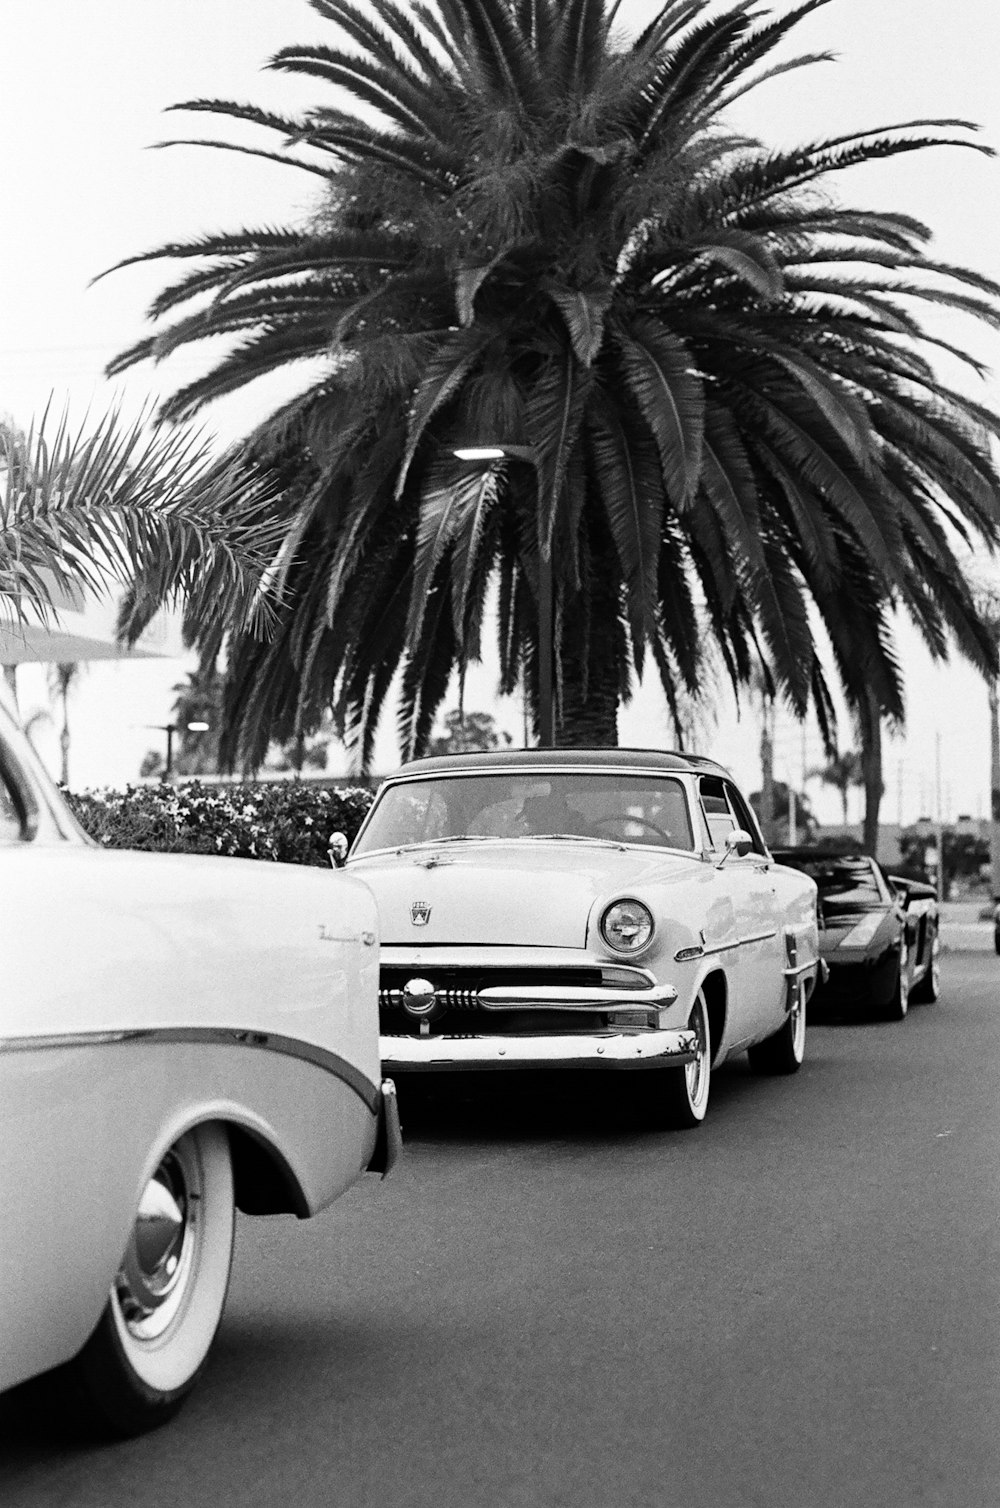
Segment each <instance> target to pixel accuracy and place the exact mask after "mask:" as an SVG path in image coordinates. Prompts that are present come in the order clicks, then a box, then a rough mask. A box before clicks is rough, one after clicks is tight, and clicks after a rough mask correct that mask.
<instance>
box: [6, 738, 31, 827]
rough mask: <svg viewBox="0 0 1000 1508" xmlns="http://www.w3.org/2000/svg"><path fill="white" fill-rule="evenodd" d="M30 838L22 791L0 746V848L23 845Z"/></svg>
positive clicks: (29, 825) (7, 757)
mask: <svg viewBox="0 0 1000 1508" xmlns="http://www.w3.org/2000/svg"><path fill="white" fill-rule="evenodd" d="M31 836H32V833H31V824H30V823H29V821H28V811H27V807H26V805H25V799H24V793H23V789H22V787H21V786H20V784H19V782H18V780H17V778H16V772H15V771H14V769H13V767H12V765H11V763H10V760H9V756H8V754H7V750H6V749H4V748H3V746H2V745H0V847H6V846H7V845H8V844H11V843H23V842H25V840H26V839H28V838H30V837H31Z"/></svg>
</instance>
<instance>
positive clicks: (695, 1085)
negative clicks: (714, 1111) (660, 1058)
mask: <svg viewBox="0 0 1000 1508" xmlns="http://www.w3.org/2000/svg"><path fill="white" fill-rule="evenodd" d="M687 1024H688V1026H689V1027H690V1029H691V1030H692V1031H693V1032H694V1034H695V1037H696V1038H697V1043H698V1046H697V1054H696V1057H695V1059H694V1061H693V1062H691V1063H685V1064H684V1066H683V1068H665V1069H662V1070H659V1071H657V1072H655V1073H651V1074H649V1075H648V1076H645V1075H644V1087H645V1089H646V1091H647V1093H648V1095H649V1098H648V1100H647V1102H646V1104H647V1109H648V1111H649V1113H650V1115H651V1117H652V1118H654V1119H655V1120H656V1122H657V1123H658V1124H660V1125H663V1126H670V1127H673V1128H674V1129H675V1130H678V1131H689V1130H693V1129H694V1127H695V1126H700V1125H701V1123H702V1121H703V1120H704V1119H705V1115H706V1112H707V1110H708V1096H709V1090H710V1088H711V1084H712V1034H711V1028H710V1026H709V1020H708V1006H707V1004H706V1002H705V995H704V992H703V991H702V990H699V991H698V993H697V995H696V996H695V1000H694V1005H693V1006H692V1007H691V1014H690V1016H689V1017H688V1021H687Z"/></svg>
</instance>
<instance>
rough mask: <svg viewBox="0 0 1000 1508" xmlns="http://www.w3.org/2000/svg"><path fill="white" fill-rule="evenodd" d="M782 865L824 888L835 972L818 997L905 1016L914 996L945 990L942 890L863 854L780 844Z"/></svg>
mask: <svg viewBox="0 0 1000 1508" xmlns="http://www.w3.org/2000/svg"><path fill="white" fill-rule="evenodd" d="M774 857H775V859H776V860H777V862H778V863H779V864H787V865H789V866H790V867H792V868H793V869H799V870H802V871H803V873H805V874H808V875H811V876H812V878H813V879H814V880H815V881H816V884H817V887H818V889H819V897H818V903H819V926H820V932H819V946H820V955H821V957H822V958H823V959H824V960H825V962H826V964H827V966H828V968H829V971H830V974H829V979H828V981H827V983H826V984H825V985H824V986H822V987H821V989H820V990H818V991H817V994H816V1003H817V1005H818V1006H819V1005H822V1004H823V1003H827V1004H829V1005H833V1006H837V1007H857V1006H859V1007H861V1008H862V1009H863V1010H865V1011H866V1013H868V1014H871V1015H874V1016H876V1017H877V1018H879V1019H881V1020H886V1021H902V1019H903V1017H904V1016H905V1015H906V1012H907V1008H908V1006H909V1003H910V1001H914V1002H921V1001H926V1002H930V1001H934V1000H936V999H937V998H938V995H939V994H940V991H941V977H940V965H939V955H940V942H939V938H938V921H939V918H938V904H937V895H936V892H935V890H934V888H933V886H931V885H927V884H923V883H922V882H921V881H919V880H911V879H906V878H904V877H903V876H902V875H886V874H885V873H884V872H883V870H882V869H881V867H880V866H879V865H878V864H877V863H876V862H875V860H874V859H872V858H869V857H868V855H867V854H862V853H846V854H842V853H838V854H832V853H824V852H823V851H822V850H821V849H815V848H785V849H777V850H776V851H775V853H774Z"/></svg>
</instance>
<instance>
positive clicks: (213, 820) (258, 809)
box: [64, 780, 373, 865]
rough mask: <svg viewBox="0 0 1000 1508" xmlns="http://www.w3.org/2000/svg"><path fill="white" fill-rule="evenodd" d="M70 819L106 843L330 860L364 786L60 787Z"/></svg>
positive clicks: (356, 812) (359, 810)
mask: <svg viewBox="0 0 1000 1508" xmlns="http://www.w3.org/2000/svg"><path fill="white" fill-rule="evenodd" d="M64 795H65V796H66V800H67V801H68V802H69V805H70V807H71V808H72V810H73V813H74V815H75V816H76V818H77V821H78V822H80V823H81V825H82V826H83V828H84V829H85V831H86V832H87V833H89V835H90V836H91V837H92V838H94V839H95V840H96V841H97V842H98V843H100V844H102V845H103V846H104V847H105V848H142V849H147V850H149V849H152V850H155V851H156V852H158V853H204V854H227V855H229V856H231V857H233V858H237V859H271V860H274V861H276V862H277V863H280V864H319V865H326V864H329V862H330V861H329V858H328V856H327V844H328V842H329V839H330V834H331V833H334V832H338V831H339V832H342V833H346V835H347V837H348V839H352V838H353V837H354V834H355V833H356V832H357V830H358V828H359V827H360V826H361V822H362V819H363V818H364V816H365V813H366V812H367V811H368V808H369V807H370V806H371V803H372V799H373V798H372V793H371V791H368V790H364V789H362V788H361V787H356V786H349V787H344V788H341V789H335V788H331V787H327V786H320V785H313V784H312V783H310V782H307V781H301V780H287V781H280V782H279V781H275V782H263V781H262V782H259V783H257V782H255V783H253V784H243V785H224V786H223V785H203V784H202V783H201V782H200V781H198V780H192V781H190V782H185V784H184V785H168V784H166V783H163V784H160V785H129V786H126V787H125V789H124V790H100V791H83V792H78V793H74V792H70V791H66V792H64Z"/></svg>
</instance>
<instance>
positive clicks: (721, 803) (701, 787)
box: [698, 775, 738, 848]
mask: <svg viewBox="0 0 1000 1508" xmlns="http://www.w3.org/2000/svg"><path fill="white" fill-rule="evenodd" d="M698 793H699V795H700V796H701V806H702V810H703V812H704V813H705V821H706V822H707V823H708V831H709V833H710V835H711V839H712V847H713V848H724V847H725V844H726V835H727V834H728V833H731V832H733V831H734V830H735V829H736V827H737V826H738V823H737V821H736V818H735V817H734V816H733V813H732V811H731V809H730V806H729V802H728V801H727V799H726V787H725V784H724V782H723V781H721V780H720V779H719V777H718V776H717V775H702V777H701V779H700V780H699V782H698Z"/></svg>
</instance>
